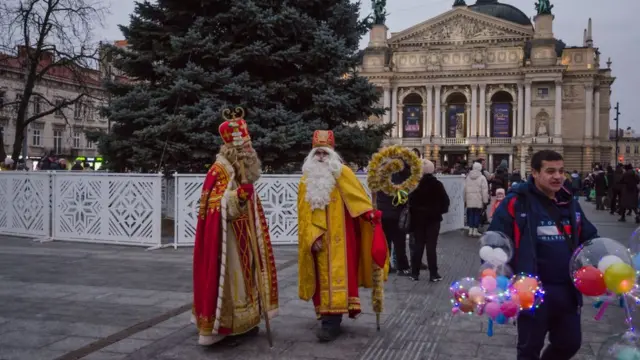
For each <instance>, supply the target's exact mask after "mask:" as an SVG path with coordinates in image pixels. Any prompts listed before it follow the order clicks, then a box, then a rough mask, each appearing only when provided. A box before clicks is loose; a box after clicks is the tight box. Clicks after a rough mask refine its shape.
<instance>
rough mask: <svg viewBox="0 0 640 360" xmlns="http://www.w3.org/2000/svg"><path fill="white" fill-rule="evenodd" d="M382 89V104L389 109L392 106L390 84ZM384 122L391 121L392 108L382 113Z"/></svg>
mask: <svg viewBox="0 0 640 360" xmlns="http://www.w3.org/2000/svg"><path fill="white" fill-rule="evenodd" d="M382 89H383V93H382V106H384V108H385V109H389V108H390V107H391V88H390V87H389V86H384V87H383V88H382ZM382 122H383V123H385V124H388V123H390V122H391V110H389V111H385V112H384V115H382Z"/></svg>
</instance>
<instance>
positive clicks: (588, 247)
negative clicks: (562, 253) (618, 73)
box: [571, 238, 636, 297]
mask: <svg viewBox="0 0 640 360" xmlns="http://www.w3.org/2000/svg"><path fill="white" fill-rule="evenodd" d="M571 277H572V279H573V283H574V285H575V286H576V289H578V291H580V292H581V293H582V294H584V295H586V296H591V297H599V296H603V295H607V294H609V295H623V294H627V293H629V292H630V291H631V290H633V289H634V287H635V285H636V273H635V270H634V268H633V261H632V259H631V253H630V252H629V250H628V249H627V248H625V247H624V246H623V245H622V244H620V243H619V242H617V241H615V240H612V239H607V238H597V239H593V240H589V241H587V242H586V243H584V244H583V245H582V246H580V247H579V248H578V249H577V250H576V251H575V252H574V254H573V257H572V259H571Z"/></svg>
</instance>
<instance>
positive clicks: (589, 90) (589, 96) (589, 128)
mask: <svg viewBox="0 0 640 360" xmlns="http://www.w3.org/2000/svg"><path fill="white" fill-rule="evenodd" d="M584 94H585V95H584V96H585V119H584V137H585V138H586V139H590V138H591V137H592V136H593V84H585V85H584Z"/></svg>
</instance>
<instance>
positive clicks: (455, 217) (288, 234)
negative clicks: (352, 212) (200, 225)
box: [174, 174, 464, 247]
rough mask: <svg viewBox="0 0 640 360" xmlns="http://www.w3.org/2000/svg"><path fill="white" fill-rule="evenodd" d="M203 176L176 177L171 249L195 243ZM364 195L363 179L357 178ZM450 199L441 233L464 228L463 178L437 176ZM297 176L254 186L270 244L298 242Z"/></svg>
mask: <svg viewBox="0 0 640 360" xmlns="http://www.w3.org/2000/svg"><path fill="white" fill-rule="evenodd" d="M204 178H205V175H191V174H185V175H182V174H177V175H175V179H176V182H175V199H176V202H175V213H176V215H175V218H174V220H175V240H174V246H175V247H178V246H192V245H193V242H194V236H195V229H196V224H197V221H198V219H197V214H198V208H199V205H200V192H201V190H202V183H203V182H204ZM358 179H359V180H360V182H362V183H363V185H364V186H365V189H366V191H367V193H368V194H369V190H368V188H367V186H366V176H363V175H360V176H358ZM439 179H440V180H441V181H442V183H443V184H444V187H445V189H446V191H447V193H448V194H449V197H450V199H451V206H450V207H449V212H448V213H447V214H445V216H444V219H443V221H442V226H441V232H447V231H451V230H456V229H460V228H462V227H463V226H464V199H463V196H464V178H463V177H462V176H440V177H439ZM299 181H300V175H263V176H262V177H261V178H260V180H259V182H258V183H257V184H256V191H257V192H258V195H259V196H260V200H261V201H262V206H263V208H264V212H265V216H266V218H267V222H268V224H269V232H270V234H271V241H272V242H273V244H297V242H298V210H297V199H298V183H299Z"/></svg>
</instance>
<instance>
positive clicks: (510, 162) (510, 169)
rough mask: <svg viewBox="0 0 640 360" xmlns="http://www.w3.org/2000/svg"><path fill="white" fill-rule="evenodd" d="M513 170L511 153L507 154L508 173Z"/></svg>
mask: <svg viewBox="0 0 640 360" xmlns="http://www.w3.org/2000/svg"><path fill="white" fill-rule="evenodd" d="M512 171H513V154H509V171H508V172H509V173H511V172H512Z"/></svg>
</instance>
